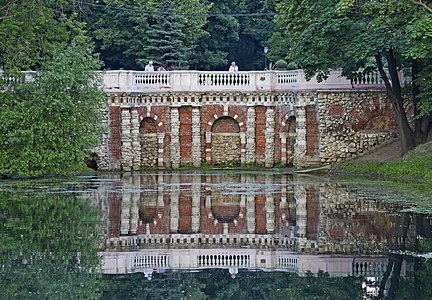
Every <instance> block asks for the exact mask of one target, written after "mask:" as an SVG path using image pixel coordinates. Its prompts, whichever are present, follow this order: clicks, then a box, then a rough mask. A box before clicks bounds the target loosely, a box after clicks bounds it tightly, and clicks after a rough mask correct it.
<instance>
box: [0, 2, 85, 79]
mask: <svg viewBox="0 0 432 300" xmlns="http://www.w3.org/2000/svg"><path fill="white" fill-rule="evenodd" d="M68 3H69V2H68V1H66V0H46V1H39V0H26V1H10V0H9V1H8V0H2V1H0V40H1V41H2V42H1V43H0V65H3V68H4V69H6V70H14V71H17V70H30V69H33V68H35V67H38V66H39V64H40V63H41V61H42V60H44V59H46V57H47V56H50V55H52V50H54V49H55V48H56V47H58V46H59V45H60V44H62V43H63V42H64V41H68V40H70V39H71V38H72V37H73V36H75V35H76V34H77V33H78V32H80V30H81V26H80V24H79V22H77V21H76V20H75V18H74V16H75V15H74V14H73V13H72V11H71V10H70V7H68Z"/></svg>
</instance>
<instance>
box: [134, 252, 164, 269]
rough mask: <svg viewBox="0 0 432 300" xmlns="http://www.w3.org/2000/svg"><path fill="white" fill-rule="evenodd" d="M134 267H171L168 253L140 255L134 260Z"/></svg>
mask: <svg viewBox="0 0 432 300" xmlns="http://www.w3.org/2000/svg"><path fill="white" fill-rule="evenodd" d="M133 267H134V268H167V267H169V263H168V256H167V255H139V256H135V257H134V260H133Z"/></svg>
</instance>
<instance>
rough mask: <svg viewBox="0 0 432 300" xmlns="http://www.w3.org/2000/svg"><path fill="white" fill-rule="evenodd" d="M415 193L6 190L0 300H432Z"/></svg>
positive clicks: (202, 185)
mask: <svg viewBox="0 0 432 300" xmlns="http://www.w3.org/2000/svg"><path fill="white" fill-rule="evenodd" d="M423 196H424V195H423ZM416 197H417V195H415V194H414V195H413V194H412V193H407V192H402V191H400V189H399V187H398V186H397V185H395V184H389V183H384V182H380V181H364V180H355V181H354V180H341V179H336V178H329V177H318V176H306V175H293V174H285V173H280V172H265V171H263V172H253V171H249V172H246V171H230V172H222V171H212V172H210V171H208V172H199V173H198V172H196V171H195V172H192V171H191V172H154V173H140V174H138V173H133V174H130V173H128V174H113V173H110V174H97V175H94V176H79V177H68V178H44V179H37V180H36V179H35V180H2V181H0V226H1V229H0V299H432V263H431V261H430V258H432V255H431V253H432V242H431V237H432V229H431V228H432V225H431V224H432V216H431V215H429V214H427V213H421V212H422V209H421V208H418V207H417V208H416V206H415V203H416ZM426 197H427V194H426ZM431 201H432V197H431Z"/></svg>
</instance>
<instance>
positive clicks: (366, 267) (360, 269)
mask: <svg viewBox="0 0 432 300" xmlns="http://www.w3.org/2000/svg"><path fill="white" fill-rule="evenodd" d="M386 268H387V260H385V261H383V260H380V261H375V260H373V261H371V260H358V259H356V260H355V261H353V263H352V275H354V276H382V275H383V274H384V272H385V271H386Z"/></svg>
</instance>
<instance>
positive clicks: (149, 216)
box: [138, 203, 157, 224]
mask: <svg viewBox="0 0 432 300" xmlns="http://www.w3.org/2000/svg"><path fill="white" fill-rule="evenodd" d="M156 213H157V207H156V206H152V205H147V204H145V203H140V206H139V208H138V215H139V218H140V220H141V221H142V222H143V223H145V224H149V223H153V222H154V220H156Z"/></svg>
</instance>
